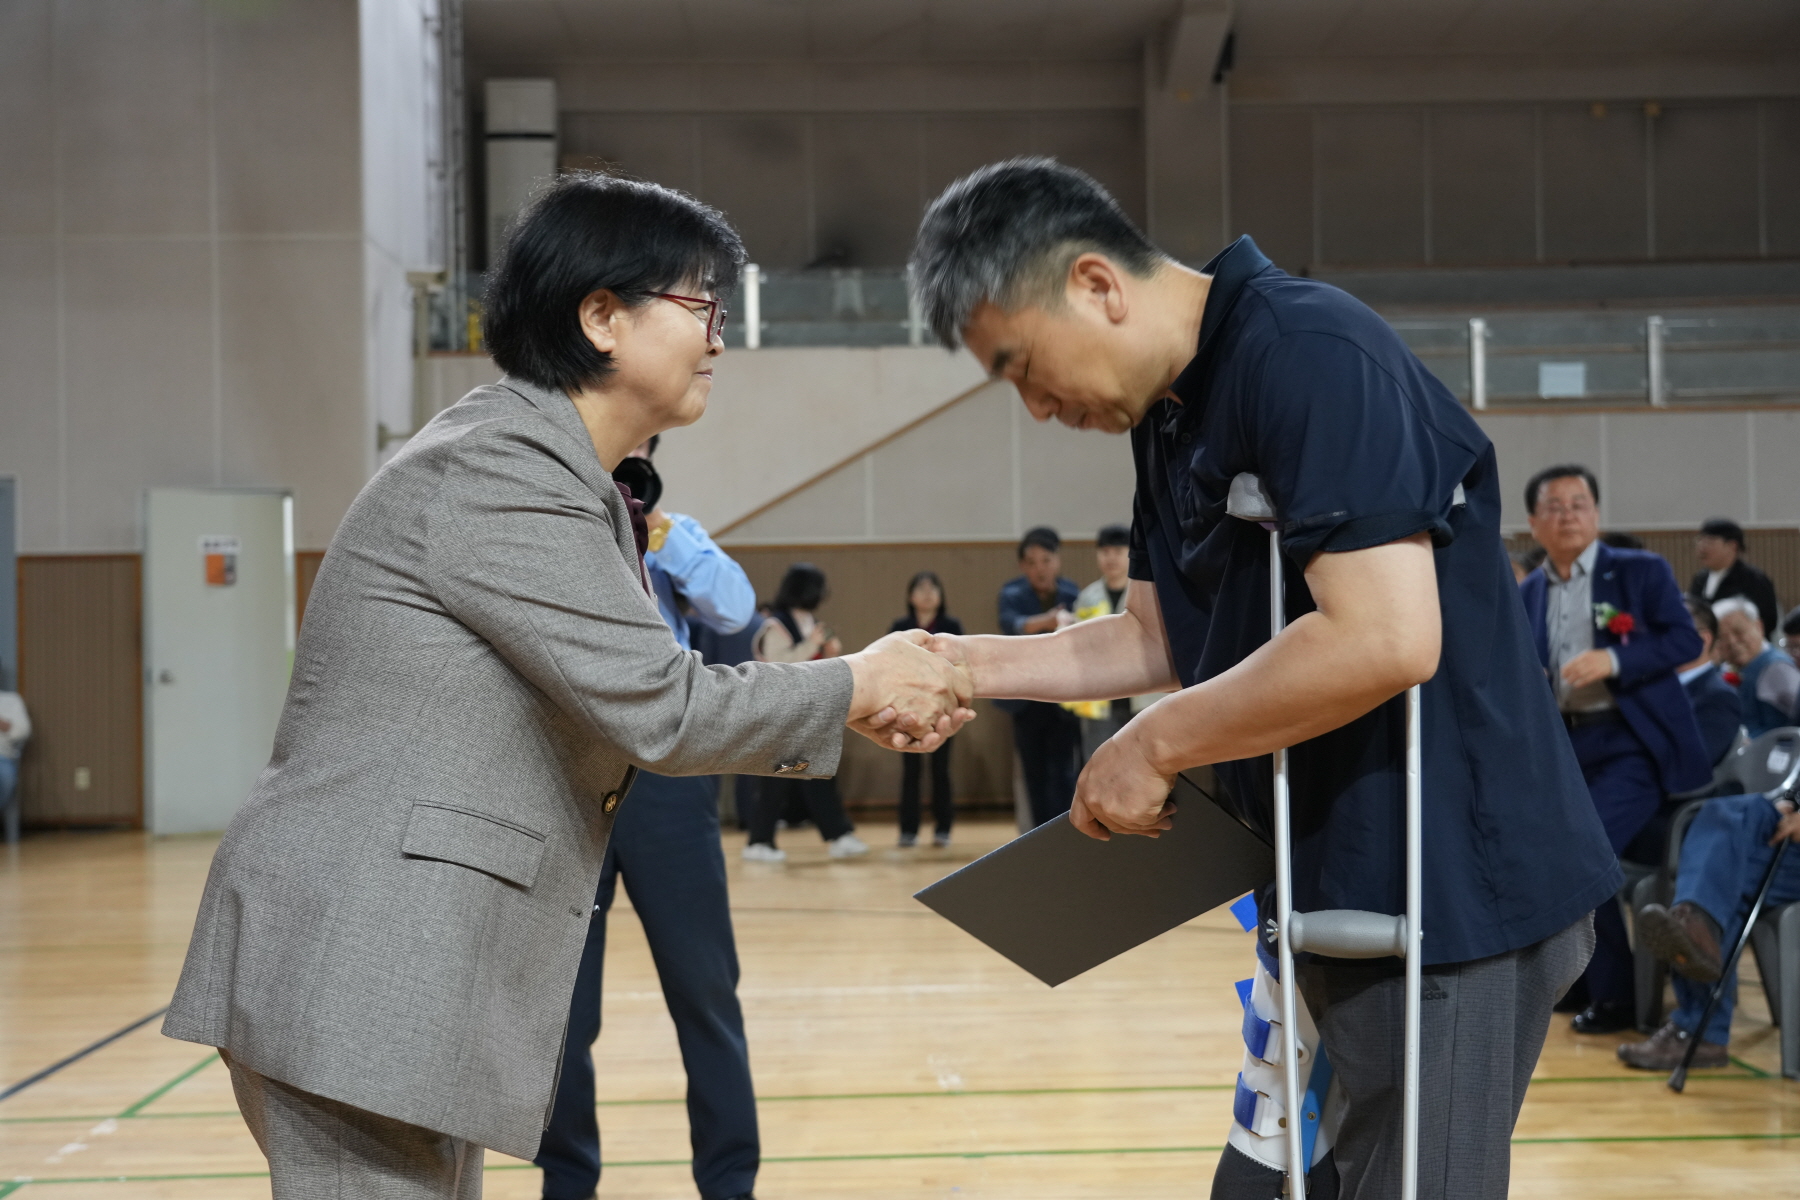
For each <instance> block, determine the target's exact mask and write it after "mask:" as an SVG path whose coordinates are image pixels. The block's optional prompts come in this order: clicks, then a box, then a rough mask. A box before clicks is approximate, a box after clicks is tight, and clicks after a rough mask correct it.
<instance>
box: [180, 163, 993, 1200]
mask: <svg viewBox="0 0 1800 1200" xmlns="http://www.w3.org/2000/svg"><path fill="white" fill-rule="evenodd" d="M742 261H743V247H742V245H741V243H740V242H739V240H738V237H737V235H736V234H735V233H734V232H733V231H732V229H731V228H730V226H729V225H727V224H726V223H725V221H724V219H723V218H722V217H721V216H720V215H719V214H718V213H717V212H715V211H713V210H712V209H710V208H707V207H706V206H704V205H702V204H699V203H697V202H696V201H694V200H692V199H691V198H689V197H687V196H684V195H682V194H680V193H678V192H673V191H669V190H667V189H664V188H660V187H657V186H655V185H654V184H647V183H638V182H632V181H627V180H621V179H616V178H611V177H608V176H603V175H592V174H580V175H573V176H565V177H564V178H563V179H561V180H559V181H558V182H557V183H556V184H555V185H554V186H553V187H551V188H550V189H549V190H548V191H547V192H546V193H545V194H544V195H542V196H541V197H540V198H539V199H538V200H537V201H536V202H535V203H534V204H533V206H532V207H531V208H530V209H529V210H528V211H527V212H526V214H525V215H524V216H523V217H522V218H521V220H520V223H519V224H518V226H517V227H516V230H515V232H514V234H513V236H512V238H511V240H510V242H509V244H508V245H507V247H506V249H505V251H504V253H503V255H502V257H501V260H500V263H499V266H498V268H497V270H496V271H495V274H494V277H493V280H492V283H491V285H490V290H489V295H488V307H487V315H486V318H485V329H486V335H487V343H488V346H489V348H490V350H491V351H492V353H493V356H494V360H495V361H496V362H497V363H498V364H499V365H500V366H501V368H502V369H504V370H505V371H506V377H505V378H504V379H502V380H501V381H500V382H499V383H498V384H495V385H493V386H491V387H483V388H477V389H476V390H475V391H473V392H471V393H470V394H469V395H467V396H465V397H464V398H463V399H462V400H461V401H460V402H458V403H457V404H456V405H454V406H453V407H451V408H450V409H448V410H446V411H445V412H443V413H441V414H439V416H438V417H437V418H435V419H434V420H433V421H432V422H431V423H430V424H429V425H427V426H426V427H425V428H424V429H423V430H421V431H420V432H419V433H418V434H417V435H416V436H415V437H413V438H412V439H411V440H410V441H409V442H408V443H407V446H406V448H405V449H404V450H403V451H402V452H401V453H400V454H399V455H397V456H396V457H395V458H394V459H393V461H391V462H390V463H388V464H387V465H386V466H385V467H383V468H382V469H381V470H380V471H379V472H377V474H376V475H375V478H374V479H373V480H371V481H370V482H369V484H368V486H367V487H365V488H364V489H363V491H362V494H361V495H360V496H358V497H357V499H356V502H355V503H354V504H353V505H352V506H351V508H350V511H349V512H348V514H346V516H345V517H344V520H343V523H342V524H341V525H340V526H339V528H338V530H337V533H336V536H334V537H333V539H332V542H331V546H330V548H329V550H328V551H327V552H326V555H325V559H324V562H323V564H322V566H321V568H320V571H319V575H318V578H317V581H316V582H315V584H314V586H313V591H312V594H311V598H310V600H309V602H308V605H307V610H306V623H305V627H304V629H303V630H302V631H301V634H300V640H299V646H298V650H297V653H296V656H295V662H294V673H293V680H292V683H291V685H290V687H289V691H288V698H287V705H286V707H285V709H284V710H283V713H282V718H281V724H280V727H279V729H278V730H277V733H276V739H275V747H274V754H273V756H272V757H271V759H270V761H269V765H268V767H267V768H266V769H265V770H264V771H263V773H262V775H261V776H260V777H259V779H258V780H257V783H256V786H255V788H254V789H253V791H252V792H251V794H250V797H249V799H248V800H247V801H246V802H245V804H244V806H243V808H242V809H241V810H240V811H239V812H238V814H237V816H236V817H235V818H234V819H233V821H232V822H231V826H230V828H229V829H228V830H227V831H226V833H225V838H224V840H223V842H222V843H221V844H220V846H219V850H218V853H217V854H216V855H215V856H214V859H213V864H212V870H211V873H210V875H209V876H208V879H207V884H206V891H205V894H204V896H203V898H202V900H201V905H200V914H199V919H198V923H197V925H196V927H195V930H194V937H193V940H192V942H191V943H190V945H189V948H188V957H187V963H186V966H185V967H184V969H183V971H182V975H181V982H180V985H179V987H178V988H177V990H176V993H175V998H174V1002H173V1005H172V1007H171V1008H170V1011H169V1015H168V1018H167V1020H166V1022H165V1023H164V1026H163V1030H164V1032H165V1033H167V1034H169V1035H170V1036H172V1037H177V1038H184V1039H186V1040H189V1041H195V1042H201V1043H204V1044H207V1045H212V1046H217V1047H219V1048H220V1050H221V1051H222V1053H223V1055H224V1057H225V1060H226V1062H227V1063H228V1064H229V1066H230V1070H231V1079H232V1085H233V1088H234V1089H235V1091H236V1093H237V1097H238V1104H239V1107H240V1108H241V1109H242V1111H243V1114H244V1117H245V1120H246V1122H247V1123H248V1124H249V1126H250V1129H251V1132H252V1133H253V1134H255V1136H256V1139H257V1143H258V1144H259V1145H260V1146H261V1147H262V1149H263V1152H264V1154H265V1155H267V1157H268V1159H269V1166H270V1174H271V1176H272V1179H273V1183H274V1195H275V1198H276V1200H298V1198H300V1197H313V1196H325V1195H329V1196H334V1197H335V1196H343V1197H360V1196H370V1197H373V1196H377V1195H378V1196H380V1197H383V1198H384V1200H387V1198H396V1200H398V1198H402V1197H404V1198H407V1200H410V1198H413V1197H418V1198H421V1200H423V1198H425V1197H459V1198H460V1197H473V1196H478V1195H479V1194H480V1190H481V1148H482V1147H484V1146H491V1147H493V1148H495V1149H497V1150H500V1151H503V1152H505V1153H507V1154H511V1155H514V1156H516V1157H519V1158H524V1159H530V1158H532V1157H533V1156H534V1155H535V1154H536V1152H537V1148H538V1140H539V1137H540V1135H541V1134H542V1132H543V1129H544V1124H545V1120H546V1118H547V1115H548V1111H549V1108H550V1105H551V1100H552V1095H553V1092H554V1088H555V1077H556V1069H557V1063H558V1062H559V1061H560V1058H561V1051H562V1044H563V1024H564V1021H565V1020H566V1019H567V1016H568V1005H569V996H570V993H571V991H572V988H573V985H574V979H575V971H576V967H577V965H578V963H579V960H580V957H581V950H582V945H583V941H584V938H585V936H586V933H587V925H588V917H589V914H590V912H591V911H592V908H593V897H594V889H595V884H596V881H597V879H598V878H599V874H600V868H601V861H602V858H603V856H604V853H605V850H606V840H607V835H608V832H609V831H610V829H611V826H612V822H613V816H614V813H615V812H616V811H617V809H618V807H619V806H620V805H621V804H626V803H630V802H631V801H630V799H629V798H628V793H629V791H630V788H631V781H632V777H633V775H634V774H635V773H636V771H637V770H638V769H639V768H640V767H644V768H649V769H653V770H655V771H657V772H659V773H662V774H666V775H693V774H710V773H715V772H718V773H726V772H729V773H737V774H752V775H757V774H762V775H783V776H789V777H794V778H817V777H823V776H829V775H831V774H833V773H834V772H835V771H836V769H837V763H838V756H839V753H840V749H841V740H842V727H843V726H844V725H845V724H849V725H850V726H851V727H852V728H854V729H857V730H858V731H859V732H862V733H864V734H865V735H867V736H870V737H872V738H875V739H876V740H878V741H880V742H881V743H882V744H884V745H890V746H894V747H895V748H910V749H917V750H931V749H934V748H936V747H937V746H938V745H939V744H941V742H942V739H943V738H945V737H947V736H949V735H950V734H951V733H953V732H954V731H955V729H956V727H957V726H958V725H960V724H961V722H962V721H964V720H966V719H967V718H968V717H969V716H970V715H972V714H971V713H969V712H968V709H967V705H968V700H969V687H968V683H967V680H966V679H965V678H964V677H962V676H961V675H960V674H958V673H957V672H955V670H954V669H953V668H951V667H950V666H949V665H948V664H947V663H946V662H945V661H944V660H943V659H941V658H939V657H937V656H936V655H934V654H931V653H929V652H928V651H926V650H925V649H923V648H921V646H920V645H919V644H918V642H919V641H920V640H922V638H918V637H914V638H912V639H910V640H909V639H906V638H905V637H904V636H902V635H890V636H889V637H887V638H883V639H882V640H881V641H879V642H877V643H875V644H874V645H872V646H871V647H869V648H868V649H867V650H865V651H862V652H861V653H858V654H851V655H846V656H844V657H842V658H834V659H828V660H824V661H821V662H811V663H794V664H782V663H756V664H748V665H745V666H741V667H707V666H704V665H702V664H701V661H700V658H699V656H698V655H696V654H692V653H689V652H685V651H682V650H681V649H680V648H679V647H678V646H677V645H676V643H675V641H674V638H673V637H672V635H671V634H670V633H669V629H668V627H667V626H666V625H665V624H664V623H663V621H662V619H661V617H660V616H659V615H658V613H657V610H656V605H655V603H654V601H653V600H652V599H651V597H650V595H649V593H648V591H647V590H646V587H645V580H644V573H643V568H642V561H641V554H642V551H643V546H644V541H643V539H644V531H643V521H642V516H641V513H640V512H639V510H638V506H637V505H636V503H635V502H634V501H632V500H631V499H630V497H629V493H627V492H623V491H622V490H621V489H620V488H619V487H618V486H616V485H615V484H614V482H613V479H612V476H611V475H610V474H609V472H610V470H611V469H612V468H613V467H614V466H616V465H617V464H618V462H619V460H620V459H622V458H623V457H624V456H625V455H626V454H627V453H628V452H629V451H630V450H631V448H632V447H633V446H636V445H638V444H639V443H640V442H643V441H645V440H646V439H648V438H649V437H651V436H652V435H654V434H656V433H660V432H661V431H663V430H665V429H670V428H673V427H676V426H680V425H687V424H691V423H692V422H694V421H696V420H698V419H699V417H700V415H701V414H702V413H703V412H704V411H705V409H706V400H707V394H708V392H709V390H710V388H711V385H712V364H713V360H714V359H715V358H717V356H718V355H719V353H720V352H721V351H722V350H723V348H724V346H723V342H722V341H721V340H720V332H721V328H722V326H723V317H724V306H723V301H722V296H723V293H724V292H725V290H726V289H727V288H729V287H730V285H731V284H732V283H733V282H734V281H735V279H736V276H737V271H738V267H739V264H740V263H741V262H742Z"/></svg>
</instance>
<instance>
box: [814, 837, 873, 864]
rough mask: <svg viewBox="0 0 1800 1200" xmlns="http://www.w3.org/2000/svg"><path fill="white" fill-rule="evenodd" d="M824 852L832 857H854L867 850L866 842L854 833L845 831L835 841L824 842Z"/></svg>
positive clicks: (865, 852)
mask: <svg viewBox="0 0 1800 1200" xmlns="http://www.w3.org/2000/svg"><path fill="white" fill-rule="evenodd" d="M825 846H826V851H825V852H826V853H827V854H829V855H831V857H833V858H855V857H856V856H857V855H859V854H867V853H868V852H869V846H868V843H866V842H864V841H863V840H862V839H861V838H859V837H857V836H856V835H855V834H854V833H846V834H845V835H844V836H843V837H841V838H838V839H837V840H836V841H831V842H826V843H825Z"/></svg>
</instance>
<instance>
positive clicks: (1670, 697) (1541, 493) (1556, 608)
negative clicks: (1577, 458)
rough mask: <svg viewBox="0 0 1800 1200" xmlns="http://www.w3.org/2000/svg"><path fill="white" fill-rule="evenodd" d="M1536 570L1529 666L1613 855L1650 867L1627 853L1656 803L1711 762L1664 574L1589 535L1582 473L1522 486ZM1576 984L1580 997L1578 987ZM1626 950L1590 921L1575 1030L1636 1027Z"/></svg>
mask: <svg viewBox="0 0 1800 1200" xmlns="http://www.w3.org/2000/svg"><path fill="white" fill-rule="evenodd" d="M1525 507H1526V511H1527V512H1528V513H1529V518H1530V521H1531V536H1532V537H1534V538H1536V539H1537V540H1538V543H1539V544H1540V545H1542V546H1543V547H1544V550H1545V552H1546V558H1545V559H1544V565H1543V566H1541V567H1539V568H1538V569H1537V570H1535V571H1533V572H1532V573H1531V574H1529V575H1527V576H1526V577H1525V580H1524V582H1523V583H1521V584H1520V585H1519V593H1520V596H1521V597H1522V598H1523V599H1524V601H1525V611H1526V613H1527V615H1529V617H1530V618H1531V628H1532V632H1533V633H1534V634H1535V635H1536V638H1537V649H1538V658H1539V659H1540V660H1541V661H1542V663H1543V665H1544V671H1545V674H1546V676H1547V677H1548V679H1549V681H1550V686H1551V688H1552V689H1553V690H1554V691H1555V693H1556V706H1557V708H1558V709H1560V710H1561V711H1562V719H1563V724H1564V725H1565V726H1566V727H1567V728H1568V731H1569V741H1570V742H1571V743H1572V744H1573V746H1574V748H1575V758H1576V761H1578V762H1579V763H1580V764H1581V773H1582V774H1583V775H1584V776H1585V777H1586V778H1587V785H1588V792H1589V794H1590V795H1592V796H1593V798H1594V807H1595V809H1597V810H1598V811H1599V814H1600V823H1601V824H1602V825H1604V826H1605V827H1606V836H1607V838H1608V839H1609V840H1610V841H1611V842H1612V848H1613V853H1615V854H1618V855H1620V856H1621V857H1624V858H1631V859H1634V860H1638V859H1642V860H1644V861H1651V862H1654V861H1657V859H1658V856H1660V854H1661V849H1662V848H1661V847H1660V846H1648V845H1643V846H1640V845H1634V844H1633V842H1634V840H1635V839H1637V838H1638V837H1639V835H1640V834H1643V835H1644V840H1646V841H1649V840H1651V835H1650V834H1648V833H1646V826H1649V825H1650V824H1651V818H1652V817H1654V816H1655V815H1656V810H1657V809H1658V808H1660V807H1661V806H1662V802H1663V797H1664V796H1667V795H1669V794H1671V793H1674V792H1685V791H1687V790H1689V789H1690V788H1697V787H1699V786H1700V785H1702V784H1704V783H1705V782H1706V781H1707V779H1709V778H1710V777H1711V774H1712V764H1711V762H1710V761H1709V760H1708V758H1707V755H1706V748H1705V745H1704V743H1703V742H1702V741H1701V739H1700V727H1699V725H1698V723H1697V722H1696V721H1695V720H1694V707H1693V704H1692V703H1691V702H1690V701H1689V700H1688V698H1687V693H1686V692H1685V691H1683V690H1682V686H1681V680H1680V679H1679V678H1677V675H1676V672H1677V670H1678V669H1679V668H1680V667H1682V666H1683V665H1685V664H1686V663H1688V662H1690V661H1691V660H1692V659H1693V658H1694V657H1695V656H1696V655H1698V654H1699V653H1700V635H1699V634H1698V633H1697V632H1695V630H1694V620H1693V618H1692V617H1690V616H1688V612H1687V606H1686V605H1685V604H1684V603H1683V601H1682V597H1681V588H1680V587H1679V586H1678V585H1677V584H1676V582H1675V573H1674V572H1673V571H1672V570H1670V568H1669V564H1668V563H1667V562H1666V561H1665V560H1664V559H1663V558H1662V557H1661V556H1660V555H1656V554H1652V553H1649V552H1648V551H1643V550H1615V549H1613V548H1612V547H1611V546H1608V545H1606V544H1605V543H1604V542H1602V541H1601V540H1600V483H1599V481H1598V480H1597V479H1595V478H1594V473H1593V472H1592V471H1589V470H1588V469H1587V468H1586V467H1583V466H1578V465H1573V464H1569V465H1563V466H1555V467H1546V468H1545V469H1544V470H1542V471H1539V472H1538V473H1537V474H1536V475H1533V476H1532V477H1531V482H1529V483H1527V484H1526V485H1525ZM1584 986H1585V992H1586V994H1585V996H1583V994H1582V993H1583V989H1584ZM1631 1001H1632V972H1631V947H1630V944H1629V943H1628V942H1627V940H1626V937H1625V922H1624V919H1623V918H1622V917H1621V916H1620V915H1619V909H1618V906H1617V905H1616V904H1612V903H1610V902H1609V903H1605V904H1602V905H1601V906H1600V907H1599V908H1598V909H1597V910H1595V913H1594V957H1593V959H1592V961H1590V962H1589V963H1588V969H1587V973H1586V974H1585V975H1584V976H1583V977H1582V982H1581V983H1578V984H1576V985H1575V987H1574V989H1572V990H1571V991H1570V993H1569V995H1568V997H1566V998H1565V1000H1564V1006H1565V1007H1568V1008H1575V1007H1581V1006H1583V1005H1585V1007H1581V1011H1580V1012H1579V1014H1578V1015H1577V1016H1576V1017H1575V1021H1574V1029H1575V1032H1576V1033H1617V1032H1619V1031H1620V1030H1624V1029H1629V1028H1631V1027H1632V1025H1633V1023H1634V1014H1633V1009H1632V1002H1631Z"/></svg>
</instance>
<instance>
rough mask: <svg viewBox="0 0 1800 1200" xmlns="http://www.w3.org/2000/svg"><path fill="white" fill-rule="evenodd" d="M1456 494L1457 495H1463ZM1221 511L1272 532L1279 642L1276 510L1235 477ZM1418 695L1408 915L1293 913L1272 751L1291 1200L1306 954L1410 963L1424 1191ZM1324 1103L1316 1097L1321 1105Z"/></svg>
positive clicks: (1412, 713) (1299, 1155) (1272, 606)
mask: <svg viewBox="0 0 1800 1200" xmlns="http://www.w3.org/2000/svg"><path fill="white" fill-rule="evenodd" d="M1459 490H1460V489H1459ZM1225 511H1226V513H1227V514H1228V515H1230V516H1233V517H1237V518H1239V519H1240V520H1244V521H1252V522H1255V523H1257V524H1259V525H1261V526H1262V527H1263V528H1264V529H1267V530H1268V531H1269V637H1270V639H1271V640H1273V639H1274V638H1275V637H1276V635H1278V634H1279V633H1280V632H1281V631H1282V629H1283V627H1285V626H1286V624H1287V611H1286V599H1287V585H1286V583H1285V581H1284V580H1283V578H1282V559H1281V534H1280V529H1279V527H1278V525H1277V524H1276V514H1275V505H1274V502H1273V501H1271V500H1270V499H1269V496H1268V494H1267V493H1266V492H1264V491H1263V489H1262V481H1261V480H1260V479H1258V478H1257V477H1256V476H1255V475H1249V474H1245V475H1239V476H1238V477H1237V478H1235V479H1233V480H1232V481H1231V491H1230V494H1229V495H1228V496H1227V498H1226V502H1225ZM1419 741H1420V720H1419V685H1417V684H1414V685H1413V686H1412V687H1410V688H1408V689H1407V691H1406V915H1405V916H1404V917H1395V916H1390V915H1389V914H1387V913H1375V912H1362V911H1359V910H1356V909H1327V910H1323V911H1320V912H1311V913H1297V912H1295V911H1294V863H1293V858H1294V835H1293V824H1292V819H1291V816H1290V813H1289V804H1288V756H1287V750H1286V749H1285V748H1283V749H1280V750H1277V751H1275V928H1276V932H1277V935H1278V938H1279V944H1278V947H1277V948H1278V961H1279V965H1280V969H1281V1069H1282V1077H1283V1078H1282V1085H1283V1088H1284V1089H1285V1091H1286V1092H1287V1096H1286V1100H1287V1103H1286V1105H1285V1107H1286V1109H1287V1114H1288V1115H1287V1120H1286V1124H1287V1151H1288V1170H1287V1176H1288V1196H1289V1197H1290V1200H1306V1171H1307V1167H1308V1166H1309V1165H1310V1164H1308V1163H1307V1162H1306V1151H1305V1144H1306V1143H1305V1139H1304V1122H1303V1121H1302V1120H1301V1119H1300V1117H1301V1113H1300V1108H1301V1105H1302V1104H1303V1103H1304V1102H1305V1095H1306V1093H1305V1092H1304V1091H1302V1090H1301V1086H1300V1063H1299V1055H1300V1031H1299V1023H1298V1014H1297V1012H1296V1000H1295V996H1296V989H1297V988H1298V986H1299V981H1298V980H1296V979H1295V978H1294V955H1295V954H1298V953H1300V952H1301V951H1304V950H1311V951H1313V952H1314V953H1317V954H1325V955H1329V956H1331V957H1333V958H1385V957H1387V956H1388V955H1399V956H1401V957H1403V958H1404V959H1405V960H1406V1045H1405V1057H1404V1060H1403V1068H1404V1093H1403V1095H1404V1101H1403V1107H1404V1123H1403V1125H1402V1133H1401V1143H1400V1195H1401V1200H1416V1197H1417V1196H1418V1190H1419V992H1420V985H1421V983H1422V982H1423V981H1422V966H1421V963H1420V956H1419V954H1418V953H1417V949H1418V946H1419V943H1420V941H1421V940H1422V938H1423V936H1424V935H1423V933H1422V931H1421V930H1420V927H1419V916H1420V908H1421V895H1422V892H1423V886H1422V883H1421V878H1422V874H1423V873H1422V869H1421V860H1422V837H1421V818H1422V809H1423V806H1422V804H1421V795H1420V787H1421V766H1420V755H1419ZM1323 1099H1324V1098H1323V1097H1320V1100H1321V1102H1323Z"/></svg>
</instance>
